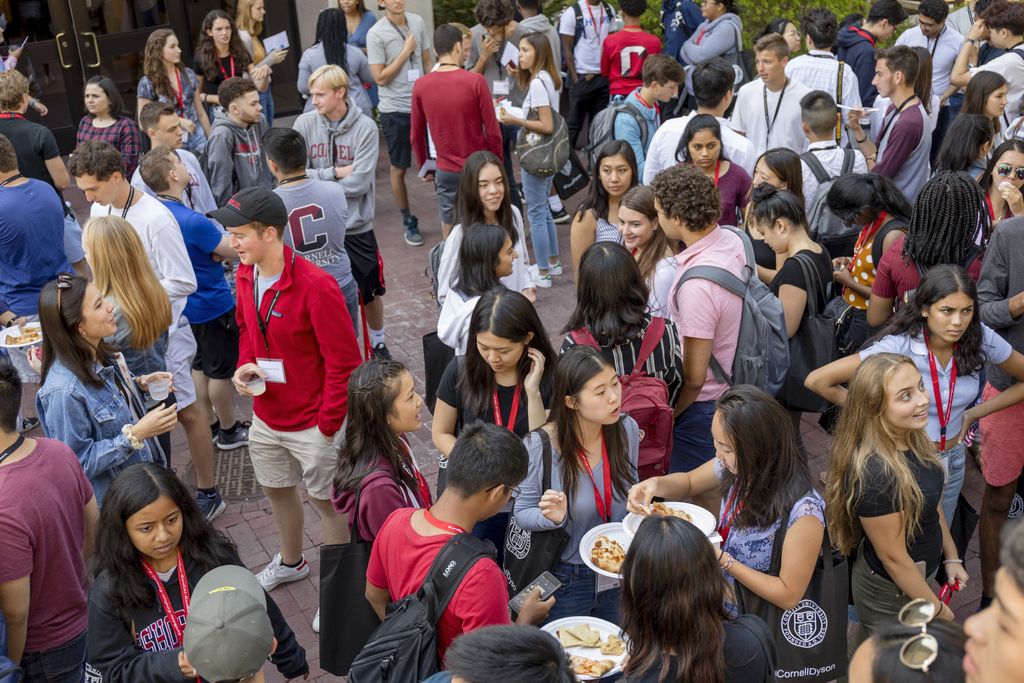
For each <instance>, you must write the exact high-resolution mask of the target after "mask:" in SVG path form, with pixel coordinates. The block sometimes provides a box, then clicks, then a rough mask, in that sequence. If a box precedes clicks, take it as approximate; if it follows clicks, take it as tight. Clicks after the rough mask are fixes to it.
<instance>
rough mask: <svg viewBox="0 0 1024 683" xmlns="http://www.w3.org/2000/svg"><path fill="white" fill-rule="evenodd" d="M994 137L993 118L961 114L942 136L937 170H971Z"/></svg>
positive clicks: (936, 161) (936, 163) (936, 165)
mask: <svg viewBox="0 0 1024 683" xmlns="http://www.w3.org/2000/svg"><path fill="white" fill-rule="evenodd" d="M980 73H990V72H988V71H982V72H980ZM972 82H973V79H972ZM994 137H995V131H994V130H993V128H992V119H990V118H988V117H987V116H982V115H981V114H961V115H960V116H958V117H956V118H955V119H953V123H951V124H949V129H948V130H947V131H946V137H944V138H942V147H940V148H939V155H938V157H936V159H935V172H936V173H938V172H939V171H968V172H969V171H970V170H971V168H972V167H973V166H974V164H975V163H977V162H978V158H979V157H980V156H981V148H982V147H984V146H985V145H986V144H988V143H991V142H992V139H993V138H994Z"/></svg>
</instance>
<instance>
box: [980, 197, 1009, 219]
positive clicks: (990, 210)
mask: <svg viewBox="0 0 1024 683" xmlns="http://www.w3.org/2000/svg"><path fill="white" fill-rule="evenodd" d="M985 203H986V204H988V215H989V217H990V218H991V219H992V222H993V223H995V222H996V210H995V207H993V206H992V198H991V197H989V196H988V195H985ZM1009 217H1010V207H1009V205H1007V207H1006V208H1005V209H1004V210H1003V218H1009ZM999 220H1002V218H1000V219H999Z"/></svg>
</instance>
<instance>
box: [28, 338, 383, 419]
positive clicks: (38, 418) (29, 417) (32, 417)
mask: <svg viewBox="0 0 1024 683" xmlns="http://www.w3.org/2000/svg"><path fill="white" fill-rule="evenodd" d="M389 358H390V356H389ZM38 426H39V418H38V417H23V418H21V424H20V425H19V426H18V431H19V432H21V433H22V434H24V433H25V432H31V431H32V430H33V429H35V428H36V427H38Z"/></svg>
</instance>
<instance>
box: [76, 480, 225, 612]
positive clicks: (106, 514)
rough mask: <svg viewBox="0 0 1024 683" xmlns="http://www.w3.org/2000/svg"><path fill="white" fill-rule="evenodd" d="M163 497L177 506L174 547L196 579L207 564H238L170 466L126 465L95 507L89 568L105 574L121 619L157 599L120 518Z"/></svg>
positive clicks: (223, 537)
mask: <svg viewBox="0 0 1024 683" xmlns="http://www.w3.org/2000/svg"><path fill="white" fill-rule="evenodd" d="M160 496H167V497H168V498H170V499H171V501H173V502H174V504H175V505H176V506H177V507H178V509H179V510H181V540H180V541H179V542H178V549H179V551H180V552H181V556H182V559H183V560H184V561H185V564H186V565H190V564H191V565H197V566H198V568H199V571H198V573H196V574H195V576H194V577H193V578H195V579H199V578H200V577H201V576H202V575H203V574H206V573H207V572H208V571H210V570H211V569H214V568H215V567H219V566H221V565H224V564H236V563H238V551H237V550H236V549H235V546H234V545H233V544H232V543H231V541H229V540H228V539H227V537H226V536H224V534H222V533H221V532H220V531H218V530H216V529H214V528H213V527H212V526H211V525H210V523H209V522H207V521H206V518H205V517H203V513H202V511H200V509H199V506H198V505H196V500H195V497H194V496H193V495H192V492H191V491H189V490H188V489H187V488H185V485H184V484H182V483H181V480H180V479H178V477H177V476H176V475H175V474H174V471H173V470H171V469H168V468H166V467H161V466H159V465H155V464H153V463H139V464H136V465H131V466H130V467H127V468H125V470H124V471H123V472H121V473H120V474H119V475H117V479H115V480H114V483H112V484H111V485H110V488H109V489H107V493H106V495H105V496H104V498H103V507H102V508H101V509H100V523H99V532H98V536H97V538H96V556H95V557H94V558H93V573H94V575H95V576H99V575H100V574H101V573H105V574H106V577H107V584H108V585H109V586H110V599H111V602H112V603H113V606H114V608H115V609H117V610H118V611H119V612H120V613H121V615H122V617H123V618H124V619H125V621H126V622H130V621H131V617H130V615H129V613H130V612H131V610H135V609H141V608H144V607H147V606H149V605H153V604H155V603H156V589H155V588H154V587H153V583H152V582H151V581H150V580H149V578H147V576H146V574H145V573H144V572H143V571H142V566H141V561H142V556H141V555H140V553H139V551H138V549H136V547H135V545H134V544H133V543H132V540H131V538H130V537H129V536H128V532H127V530H126V529H125V523H126V522H127V521H128V518H129V517H131V516H132V515H134V514H135V513H136V512H138V511H139V510H141V509H142V508H144V507H146V506H147V505H150V504H152V503H154V502H155V501H156V500H157V499H158V498H160Z"/></svg>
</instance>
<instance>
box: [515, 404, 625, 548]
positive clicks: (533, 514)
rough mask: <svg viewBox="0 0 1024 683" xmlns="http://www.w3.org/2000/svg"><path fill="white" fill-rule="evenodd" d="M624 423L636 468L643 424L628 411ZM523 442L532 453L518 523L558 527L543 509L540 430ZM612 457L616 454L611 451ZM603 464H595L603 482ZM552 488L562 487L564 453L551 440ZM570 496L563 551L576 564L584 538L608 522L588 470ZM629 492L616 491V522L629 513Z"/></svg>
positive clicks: (541, 528) (532, 528) (522, 486)
mask: <svg viewBox="0 0 1024 683" xmlns="http://www.w3.org/2000/svg"><path fill="white" fill-rule="evenodd" d="M621 424H622V427H623V429H625V432H626V453H625V457H627V458H628V459H629V463H630V466H631V468H632V471H633V472H635V471H636V467H637V458H638V457H639V454H640V428H639V427H638V426H637V424H636V421H635V420H634V419H633V418H631V417H629V416H628V415H623V416H622V419H621ZM523 443H524V444H526V451H527V453H528V455H529V457H530V466H529V469H528V470H527V472H526V479H524V480H523V482H522V483H521V484H520V485H519V489H520V490H521V491H522V493H520V495H519V496H517V497H516V504H515V516H516V524H518V525H519V526H521V527H522V528H524V529H527V530H529V531H548V530H550V529H556V528H558V527H559V526H560V525H558V524H555V523H554V522H552V521H551V520H549V519H548V518H547V517H545V516H544V515H543V514H541V511H540V507H539V505H540V497H541V495H543V494H544V488H543V486H542V482H541V478H542V477H543V460H542V459H541V458H542V455H543V453H544V442H543V441H542V440H541V437H540V435H539V434H537V432H535V431H534V432H530V433H529V434H528V435H527V436H526V438H525V439H523ZM608 455H609V457H615V456H613V455H612V454H611V453H609V454H608ZM619 457H622V456H621V454H620V455H619ZM602 467H603V465H600V464H599V465H598V466H597V467H595V468H594V478H595V479H596V480H597V481H598V482H601V481H602V479H603V477H604V471H603V470H602V469H601V468H602ZM551 488H552V489H554V490H555V491H562V490H563V488H562V456H561V454H560V453H559V452H558V445H557V444H556V443H555V442H554V441H552V442H551ZM568 495H569V496H570V509H571V511H572V518H571V519H570V518H569V517H566V519H565V521H564V522H563V523H562V525H561V526H563V528H564V529H565V530H566V531H567V532H568V534H569V543H568V544H567V545H566V546H565V550H564V551H562V562H569V563H572V564H583V559H582V558H581V557H580V541H582V540H583V537H584V536H586V535H587V532H588V531H590V530H591V529H593V528H594V527H596V526H599V525H601V524H604V523H605V520H603V519H601V516H600V515H599V514H598V512H597V499H596V498H595V497H594V484H593V482H592V481H591V480H590V477H589V476H588V475H587V474H586V473H584V474H583V476H581V477H580V478H579V480H578V483H577V486H576V491H575V493H571V492H570V493H568ZM626 512H627V511H626V496H625V495H623V496H619V495H618V494H616V493H615V492H614V491H613V492H612V514H611V521H612V522H620V521H622V519H623V518H624V517H625V516H626Z"/></svg>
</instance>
